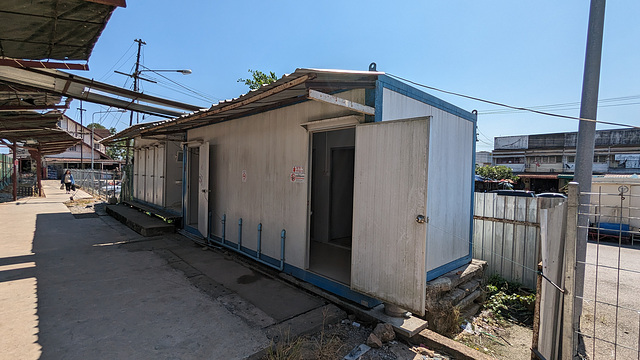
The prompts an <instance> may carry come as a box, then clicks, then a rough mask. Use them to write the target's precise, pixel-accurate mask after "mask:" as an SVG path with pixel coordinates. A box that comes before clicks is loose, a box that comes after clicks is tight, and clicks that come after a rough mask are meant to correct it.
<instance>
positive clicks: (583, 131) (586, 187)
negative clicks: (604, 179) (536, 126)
mask: <svg viewBox="0 0 640 360" xmlns="http://www.w3.org/2000/svg"><path fill="white" fill-rule="evenodd" d="M604 10H605V0H591V8H590V10H589V28H588V30H587V50H586V55H585V60H584V76H583V80H582V99H581V103H580V118H582V119H592V120H595V119H596V116H597V113H598V88H599V86H600V62H601V60H602V35H603V30H604ZM595 138H596V123H595V122H594V121H585V120H580V125H579V127H578V144H577V148H576V171H575V176H574V181H576V182H578V183H579V184H580V194H581V196H580V204H582V206H581V209H580V213H582V214H587V213H588V212H589V207H588V206H585V205H586V204H589V200H590V197H589V195H583V194H584V193H588V192H591V177H592V174H593V152H594V148H595ZM587 226H589V217H588V215H578V238H577V242H576V262H577V264H576V276H575V281H576V282H575V294H574V295H575V296H578V297H582V295H583V288H584V268H585V267H584V261H585V259H586V254H587V235H588V232H589V229H587ZM581 262H582V263H581ZM569 265H570V264H569ZM575 301H576V304H575V314H576V316H580V314H581V313H582V301H581V300H580V299H579V298H576V299H575Z"/></svg>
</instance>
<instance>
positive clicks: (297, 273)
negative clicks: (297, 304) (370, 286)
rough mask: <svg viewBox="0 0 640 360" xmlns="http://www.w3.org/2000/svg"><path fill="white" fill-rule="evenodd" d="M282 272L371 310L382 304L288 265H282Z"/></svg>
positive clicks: (336, 283)
mask: <svg viewBox="0 0 640 360" xmlns="http://www.w3.org/2000/svg"><path fill="white" fill-rule="evenodd" d="M284 272H285V273H286V274H289V275H291V276H294V277H296V278H298V279H300V280H302V281H304V282H308V283H310V284H312V285H314V286H317V287H319V288H320V289H323V290H326V291H328V292H330V293H332V294H335V295H338V296H340V297H342V298H345V299H348V300H351V301H353V302H355V303H358V304H360V305H362V306H365V307H368V308H372V307H374V306H377V305H379V304H382V302H381V301H380V300H377V299H374V298H372V297H369V296H367V295H364V294H360V293H359V292H356V291H353V290H351V288H349V287H348V286H347V285H344V284H341V283H339V282H335V281H333V280H329V279H327V278H325V277H322V276H320V275H317V274H314V273H311V272H309V271H305V270H302V269H300V268H297V267H295V266H292V265H289V264H284Z"/></svg>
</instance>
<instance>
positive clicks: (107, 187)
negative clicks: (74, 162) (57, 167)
mask: <svg viewBox="0 0 640 360" xmlns="http://www.w3.org/2000/svg"><path fill="white" fill-rule="evenodd" d="M70 170H71V174H72V175H73V179H74V181H75V184H76V186H79V187H80V188H81V189H82V190H83V191H85V192H86V193H88V194H91V195H93V196H97V197H100V198H103V199H107V200H108V199H110V198H113V197H115V198H116V199H119V198H120V194H121V192H122V172H121V171H108V170H80V169H70Z"/></svg>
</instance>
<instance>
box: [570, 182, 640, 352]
mask: <svg viewBox="0 0 640 360" xmlns="http://www.w3.org/2000/svg"><path fill="white" fill-rule="evenodd" d="M612 190H613V191H612ZM584 194H585V193H583V195H584ZM588 195H589V197H590V200H588V202H586V201H584V199H585V197H582V198H581V199H582V200H581V201H582V202H581V203H580V206H579V207H578V209H580V210H579V214H580V215H586V216H588V218H589V223H588V226H586V227H587V230H588V243H587V253H586V258H585V260H584V261H580V260H577V261H576V265H577V268H580V267H581V265H583V266H584V271H585V274H584V275H585V276H584V287H583V289H582V290H583V291H582V294H580V291H579V290H580V289H577V290H578V291H575V292H574V295H573V296H574V299H573V300H574V301H575V304H576V306H575V307H574V308H575V309H576V310H575V311H576V312H579V313H578V314H577V315H579V317H578V319H579V320H577V324H574V326H573V328H572V329H566V327H565V331H567V330H569V331H570V332H571V331H572V332H573V334H572V335H573V336H574V340H573V344H574V349H573V354H579V355H580V356H582V357H586V358H588V359H605V358H606V359H640V247H638V246H637V245H636V242H637V241H638V239H640V232H638V225H640V186H639V187H637V189H636V188H635V187H634V186H632V185H625V184H620V185H619V186H617V189H611V187H610V186H609V187H603V186H597V185H596V186H594V187H593V189H592V192H591V193H588ZM580 227H581V226H578V228H580ZM576 285H577V286H580V284H576ZM574 315H575V314H574ZM576 340H579V341H576ZM574 357H575V355H574Z"/></svg>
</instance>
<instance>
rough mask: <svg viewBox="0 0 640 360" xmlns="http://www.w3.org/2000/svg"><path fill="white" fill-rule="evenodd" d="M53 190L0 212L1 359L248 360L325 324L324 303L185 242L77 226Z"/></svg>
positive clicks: (101, 222)
mask: <svg viewBox="0 0 640 360" xmlns="http://www.w3.org/2000/svg"><path fill="white" fill-rule="evenodd" d="M44 189H45V192H46V194H47V197H46V198H28V199H25V200H24V201H18V202H10V203H4V204H0V349H2V351H1V352H0V359H38V358H41V359H62V358H64V359H243V358H247V357H250V356H251V355H252V354H255V353H257V352H259V351H261V350H263V349H265V348H266V347H268V346H269V344H270V340H269V338H268V337H267V334H273V333H274V331H276V329H278V326H282V325H286V324H295V323H305V324H307V325H309V324H311V325H313V323H314V322H315V323H317V322H318V321H320V322H321V321H322V319H321V318H320V320H318V317H317V314H318V313H319V312H320V313H321V312H322V309H323V308H325V307H326V304H325V302H324V301H323V300H321V299H320V298H317V297H313V296H310V295H308V294H307V293H304V292H302V291H300V290H298V289H295V288H293V287H290V286H288V285H286V284H283V283H282V282H280V281H277V280H275V279H272V278H270V277H268V276H264V275H262V274H260V273H257V272H255V271H253V270H251V269H248V268H246V267H244V266H242V265H240V264H238V263H237V262H235V261H232V260H231V259H229V258H227V257H225V256H224V254H222V253H218V252H213V251H210V250H209V251H203V250H202V249H201V248H199V247H196V246H194V244H193V243H192V242H191V241H189V240H187V239H185V238H183V237H181V236H179V235H171V236H169V237H157V238H142V237H141V236H139V235H138V234H136V233H135V232H133V231H131V230H130V229H128V228H126V227H125V226H124V225H122V224H120V223H118V222H117V221H115V220H114V219H112V218H110V217H104V216H102V217H94V218H76V217H74V216H73V215H72V214H71V213H70V212H69V210H68V209H67V207H66V206H65V205H64V204H63V202H64V201H66V200H68V199H69V197H68V196H69V195H67V194H65V193H64V191H61V190H59V189H58V183H57V182H55V181H47V182H45V185H44ZM78 195H79V196H82V193H78V194H77V196H78ZM85 195H86V194H85ZM176 269H178V270H180V271H178V270H176ZM196 286H197V287H196ZM334 313H335V314H336V316H342V315H341V314H338V313H337V312H334ZM314 314H315V315H314ZM309 316H311V317H310V318H309ZM314 316H315V317H314ZM303 331H304V330H303Z"/></svg>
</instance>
